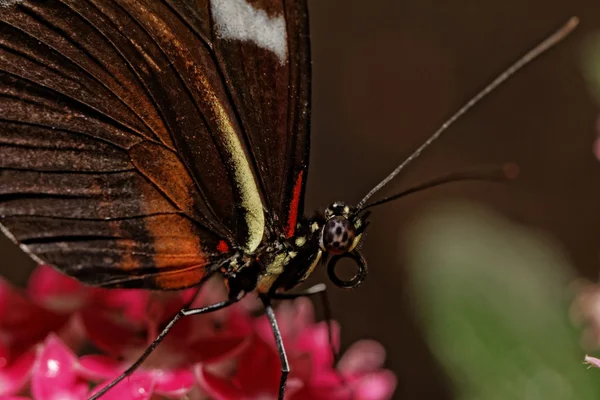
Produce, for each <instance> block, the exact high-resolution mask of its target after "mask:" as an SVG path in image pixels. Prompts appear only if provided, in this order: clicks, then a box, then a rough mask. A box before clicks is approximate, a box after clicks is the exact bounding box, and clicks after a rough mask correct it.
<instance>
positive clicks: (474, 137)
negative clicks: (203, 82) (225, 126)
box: [0, 0, 600, 400]
mask: <svg viewBox="0 0 600 400" xmlns="http://www.w3.org/2000/svg"><path fill="white" fill-rule="evenodd" d="M310 6H311V17H312V21H311V25H312V32H313V34H312V39H313V61H314V100H313V142H312V152H311V157H312V159H311V163H312V164H311V170H310V179H309V188H308V193H307V199H306V200H307V204H306V209H307V211H308V212H312V210H313V209H315V208H317V207H324V206H326V205H327V204H329V203H330V202H331V201H334V200H345V201H347V202H349V203H353V202H356V201H358V200H359V199H360V197H361V195H364V194H365V193H366V192H367V191H368V190H369V189H370V188H371V187H372V186H373V185H374V184H376V183H377V182H378V181H379V180H380V179H381V178H383V176H384V175H385V174H387V173H388V172H389V171H390V170H392V169H393V168H394V167H395V166H396V165H397V164H398V163H399V162H400V161H401V160H402V159H403V158H404V157H406V156H407V155H408V154H409V153H410V151H411V150H412V149H414V148H415V147H416V146H417V145H419V144H420V143H421V142H422V141H423V140H424V139H425V138H426V137H427V136H428V135H429V134H430V133H431V132H433V131H434V130H435V129H436V128H437V127H438V126H439V125H440V124H441V123H442V122H443V120H444V119H445V118H446V117H448V116H449V115H450V113H451V112H453V111H454V110H456V109H457V108H458V107H459V106H461V105H462V104H463V103H464V102H465V101H466V100H467V99H468V97H469V96H471V95H473V94H474V93H475V92H476V91H477V90H478V89H480V88H481V87H482V86H483V85H485V84H486V83H487V82H488V81H489V80H491V79H492V78H494V77H495V75H496V74H498V73H499V72H500V71H501V70H502V69H503V68H505V67H506V66H507V65H508V64H509V63H511V62H512V61H513V60H514V59H515V58H516V57H517V56H520V55H521V54H523V53H524V52H525V51H526V50H528V49H529V48H530V47H531V46H533V45H534V44H536V43H537V42H538V40H540V39H541V38H543V37H544V35H546V34H547V33H549V32H550V31H551V30H553V29H554V28H556V27H558V26H559V25H560V24H561V23H563V22H564V21H566V20H567V19H568V18H569V17H570V16H571V15H578V16H579V17H580V18H581V19H582V23H581V26H580V28H579V29H578V31H577V32H576V33H575V34H574V35H573V36H572V37H571V38H570V39H568V41H567V42H565V43H563V44H562V45H560V46H559V47H558V48H557V49H555V50H553V51H552V52H551V53H549V54H547V55H545V56H544V57H543V58H542V59H541V60H539V61H537V62H536V63H535V64H533V65H531V66H529V67H528V68H527V69H526V70H525V71H523V72H522V73H521V74H519V75H518V76H517V77H516V78H514V79H513V80H511V81H510V82H509V83H508V84H506V85H505V86H503V87H502V88H501V89H500V90H498V91H497V92H496V93H494V94H493V95H492V96H491V98H489V99H488V100H486V101H485V102H484V103H482V104H481V105H480V106H478V107H477V108H476V109H475V110H474V111H473V112H471V113H470V114H469V115H468V116H467V117H466V118H464V119H463V120H461V121H460V122H459V123H458V124H457V125H456V126H455V127H454V128H452V130H451V131H450V132H448V134H447V136H445V137H444V138H443V139H442V140H441V141H440V142H438V143H437V144H436V145H435V146H434V147H432V148H431V149H430V150H429V151H428V152H427V153H425V154H424V156H423V157H422V158H421V159H420V160H419V161H418V162H416V163H415V164H414V165H412V167H411V168H410V171H409V172H408V173H407V174H406V175H404V177H403V178H402V179H401V180H399V181H398V182H395V183H394V184H393V185H390V187H389V188H388V189H387V190H386V191H385V192H387V193H391V192H392V191H394V188H396V189H398V188H399V187H400V186H402V185H409V184H410V183H411V182H412V183H415V182H419V181H421V180H423V179H427V178H431V177H435V176H437V175H440V174H443V173H446V172H448V171H456V170H460V169H464V168H469V167H473V166H478V165H490V164H502V163H504V162H506V161H515V162H517V163H518V164H519V165H520V166H521V170H522V174H521V177H520V179H519V180H518V181H517V182H515V183H514V184H511V185H490V184H485V183H478V184H473V183H471V184H456V185H453V186H448V187H443V188H439V189H434V190H432V191H429V192H426V193H422V194H418V195H414V196H412V197H409V198H406V199H404V200H401V201H398V202H397V203H394V204H390V205H386V206H384V207H382V208H380V209H378V210H377V212H375V213H374V214H373V217H372V224H371V228H370V231H369V234H368V236H367V238H366V241H365V244H364V253H365V255H366V257H367V258H368V260H369V263H370V268H371V273H370V278H369V280H368V281H367V282H366V283H365V284H364V285H363V287H361V288H360V289H357V290H355V291H353V292H344V291H340V290H337V289H333V290H332V301H333V308H334V310H335V312H336V317H337V319H338V320H339V321H340V322H341V324H342V327H343V343H344V344H345V345H348V344H350V343H351V342H353V341H355V340H357V339H359V338H363V337H371V338H374V339H377V340H379V341H381V342H382V343H384V345H385V346H386V348H387V349H388V352H389V363H388V365H389V367H390V368H391V369H393V370H394V371H395V372H396V373H397V375H398V377H399V387H398V390H397V394H396V397H395V398H397V399H411V400H412V399H437V400H442V399H449V398H451V397H452V396H451V392H452V389H451V384H450V383H449V382H447V381H446V380H445V379H444V377H443V373H442V372H441V371H440V369H439V368H438V367H437V366H436V364H435V362H434V361H433V359H432V357H431V356H430V355H429V353H428V351H427V348H426V345H425V343H424V341H423V339H422V338H421V336H420V334H419V332H418V329H417V328H416V327H415V324H414V321H413V319H414V318H413V316H412V305H411V298H410V293H409V291H408V290H407V285H408V282H407V276H406V273H405V269H404V268H403V245H404V228H405V227H406V225H407V224H408V223H409V222H410V221H411V220H412V219H413V218H414V217H415V216H416V215H418V213H419V211H420V210H422V209H423V207H424V206H426V204H427V203H429V202H431V201H434V200H441V199H444V198H467V199H471V200H475V201H479V202H482V203H484V204H487V205H489V206H490V207H493V208H495V209H496V210H498V211H499V212H501V213H503V214H504V215H506V216H508V217H509V218H511V219H513V220H516V221H518V222H521V223H524V224H526V225H530V226H532V227H536V228H539V229H542V230H545V231H548V232H549V233H550V234H551V235H553V236H554V237H555V238H556V239H557V240H558V242H559V243H562V245H564V246H565V248H566V250H567V252H568V254H569V255H570V256H571V258H572V260H573V262H574V264H575V265H576V267H577V268H578V270H579V271H580V272H581V273H582V274H583V275H585V276H587V277H589V278H594V277H596V276H597V274H598V265H599V263H598V250H599V248H600V163H599V162H597V161H596V160H595V159H594V157H593V155H592V151H591V146H592V141H593V139H594V137H595V132H594V126H595V119H596V115H597V113H598V107H597V106H596V105H595V104H594V103H593V102H592V100H591V96H590V95H589V93H588V90H587V89H586V85H585V82H584V81H583V79H582V77H581V73H580V68H579V62H580V60H581V49H582V45H583V41H584V40H585V38H586V37H587V35H588V34H589V33H591V32H593V31H594V30H600V3H599V2H598V1H594V0H571V1H569V2H567V1H558V0H553V1H548V0H528V1H522V0H510V1H483V2H482V1H475V0H472V1H465V0H462V1H459V0H454V1H440V0H437V1H434V0H373V1H365V0H312V1H310ZM0 257H1V258H2V260H1V261H2V264H4V263H5V262H6V263H7V264H8V265H14V268H10V270H11V271H12V272H14V273H15V276H16V275H21V272H22V271H23V268H21V266H23V265H26V264H27V263H29V261H28V260H27V259H26V258H25V257H23V256H22V255H20V254H18V253H17V251H16V250H15V249H14V248H13V247H11V246H9V245H8V244H7V242H6V241H5V240H4V239H0ZM3 272H4V268H3ZM316 279H325V276H324V274H322V271H321V273H320V274H319V276H318V277H317V278H316Z"/></svg>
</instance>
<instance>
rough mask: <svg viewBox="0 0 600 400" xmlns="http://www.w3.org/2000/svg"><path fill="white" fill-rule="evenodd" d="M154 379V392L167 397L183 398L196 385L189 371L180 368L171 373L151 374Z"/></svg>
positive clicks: (159, 372) (157, 372)
mask: <svg viewBox="0 0 600 400" xmlns="http://www.w3.org/2000/svg"><path fill="white" fill-rule="evenodd" d="M153 375H154V379H155V382H156V384H155V387H154V392H155V393H156V394H159V395H162V396H167V397H177V398H180V397H183V396H185V395H186V394H187V393H188V392H189V391H190V390H192V388H193V387H194V385H195V384H196V378H195V377H194V374H193V373H192V372H191V371H190V370H189V369H184V368H180V369H177V370H172V371H157V370H155V371H154V372H153Z"/></svg>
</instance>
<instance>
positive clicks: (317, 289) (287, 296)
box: [270, 283, 340, 365]
mask: <svg viewBox="0 0 600 400" xmlns="http://www.w3.org/2000/svg"><path fill="white" fill-rule="evenodd" d="M308 296H319V298H320V299H321V306H322V307H323V314H325V321H327V335H328V336H329V346H330V347H331V354H333V363H334V365H335V364H337V362H338V361H339V356H340V354H339V352H338V351H337V350H336V348H335V345H334V343H333V332H332V329H331V323H332V321H333V314H332V312H331V305H330V303H329V297H327V287H326V286H325V284H324V283H318V284H316V285H314V286H311V287H309V288H308V289H306V290H305V291H303V292H300V293H273V294H271V295H270V297H271V298H272V299H276V300H293V299H297V298H298V297H308Z"/></svg>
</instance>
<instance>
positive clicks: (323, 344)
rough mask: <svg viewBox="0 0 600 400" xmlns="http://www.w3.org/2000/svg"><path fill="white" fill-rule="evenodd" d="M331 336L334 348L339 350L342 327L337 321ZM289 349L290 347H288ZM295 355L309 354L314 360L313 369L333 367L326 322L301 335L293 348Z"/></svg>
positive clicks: (332, 327)
mask: <svg viewBox="0 0 600 400" xmlns="http://www.w3.org/2000/svg"><path fill="white" fill-rule="evenodd" d="M331 335H332V340H333V346H334V348H335V349H339V346H340V325H339V324H338V323H337V322H336V321H332V323H331ZM288 348H289V346H288ZM293 351H294V353H302V352H304V353H308V354H310V355H311V357H312V360H313V368H315V369H317V370H320V369H330V368H331V367H332V366H333V352H332V349H331V344H330V341H329V332H328V327H327V323H326V322H325V321H323V322H319V323H318V324H316V325H313V326H311V327H309V328H306V329H304V331H303V332H302V333H301V334H300V335H299V337H298V340H297V342H296V343H295V345H294V346H293Z"/></svg>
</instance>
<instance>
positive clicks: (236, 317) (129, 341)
mask: <svg viewBox="0 0 600 400" xmlns="http://www.w3.org/2000/svg"><path fill="white" fill-rule="evenodd" d="M194 294H195V290H193V289H192V290H184V291H179V292H160V293H159V292H150V291H143V290H105V289H97V288H89V287H85V286H82V285H80V284H79V283H77V282H76V281H74V280H72V279H70V278H67V277H65V276H63V275H61V274H59V273H58V272H55V271H54V270H53V269H51V268H49V267H39V268H38V269H37V270H36V271H35V272H34V274H33V275H32V277H31V278H30V280H29V283H28V286H27V288H26V289H25V290H23V291H21V290H17V289H15V288H14V287H12V286H11V285H9V284H8V283H7V282H5V281H3V280H0V399H5V400H11V399H12V400H16V399H27V398H33V399H35V400H58V399H61V400H79V399H86V398H88V397H89V396H90V395H91V394H93V393H94V392H96V391H98V390H99V389H100V388H102V387H103V385H105V384H107V383H108V382H110V381H111V380H112V379H113V378H115V377H116V376H118V375H119V374H120V373H121V372H122V371H124V370H125V368H127V367H128V366H129V365H130V364H131V363H132V362H133V361H134V360H135V359H136V358H137V357H138V356H139V355H140V354H141V352H142V351H143V350H144V349H145V348H146V346H147V345H148V343H149V342H151V341H152V340H153V339H154V337H155V336H156V335H157V332H158V331H159V329H160V328H161V327H162V325H163V324H164V323H165V322H166V321H168V320H169V318H170V317H171V316H173V315H174V314H175V313H176V312H177V311H178V310H179V308H181V307H182V306H183V305H184V304H186V303H187V302H189V301H191V300H192V299H193V297H194ZM224 295H225V293H224V290H223V289H222V288H221V287H220V286H218V285H217V283H215V282H207V283H206V284H205V285H204V286H203V287H202V289H201V291H200V294H199V295H198V296H197V297H196V299H195V300H194V306H202V305H206V304H211V303H215V302H217V301H220V300H222V299H223V296H224ZM276 313H277V318H278V322H279V325H280V329H281V331H282V335H283V339H284V343H285V345H286V349H287V352H288V357H289V361H290V364H291V368H292V372H291V374H290V376H289V379H288V386H287V391H286V399H290V400H303V399H306V400H308V399H311V400H319V399H323V400H324V399H334V400H338V399H339V400H342V399H355V400H379V399H389V398H390V397H391V396H392V393H393V391H394V389H395V386H396V378H395V376H394V375H393V374H392V373H391V372H390V371H388V370H385V369H382V365H383V362H384V358H385V351H384V349H383V348H382V347H381V345H379V344H378V343H376V342H373V341H368V340H364V341H360V342H357V343H355V344H354V345H353V346H351V347H350V348H349V349H348V351H347V352H346V353H345V354H344V356H343V357H342V358H341V360H340V362H339V363H338V365H337V366H335V367H333V358H332V355H331V350H330V345H329V340H328V333H327V326H326V324H325V323H324V322H320V323H316V322H315V319H314V314H313V313H314V310H313V307H312V303H311V302H310V301H309V300H307V299H305V298H301V299H298V300H295V301H294V302H284V303H282V304H281V305H280V307H279V308H278V309H277V312H276ZM334 328H335V329H334V330H333V336H334V342H335V343H336V346H337V345H338V344H337V343H338V341H339V327H338V326H337V325H334ZM90 353H92V354H90ZM279 377H280V365H279V356H278V354H277V351H276V348H275V343H274V340H273V336H272V333H271V330H270V327H269V323H268V321H267V319H266V317H265V316H261V317H258V318H255V317H253V316H252V312H251V311H250V310H249V307H248V304H244V303H243V302H241V303H239V304H236V305H233V306H231V307H229V308H227V309H224V310H220V311H217V312H214V313H211V314H206V315H198V316H193V317H188V318H184V319H182V320H181V321H180V322H179V323H178V325H176V326H175V328H174V329H173V330H172V331H171V332H170V333H169V335H168V336H167V337H166V338H165V340H164V341H163V343H161V344H160V345H159V346H158V348H157V349H156V350H155V351H154V353H152V355H151V356H150V357H149V358H148V360H147V361H146V362H145V363H144V364H143V366H142V367H141V368H140V369H138V370H137V371H136V372H135V373H134V374H133V375H132V376H130V377H129V378H128V379H125V380H124V381H122V382H121V383H120V384H119V385H117V386H116V387H115V388H113V390H111V391H109V392H108V393H107V394H106V395H105V397H104V399H107V400H108V399H119V400H123V399H139V400H142V399H158V398H167V399H179V398H182V397H186V398H188V399H222V400H234V399H235V400H237V399H247V400H252V399H256V400H258V399H276V398H277V387H278V382H279Z"/></svg>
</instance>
